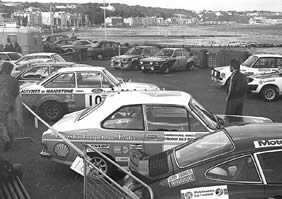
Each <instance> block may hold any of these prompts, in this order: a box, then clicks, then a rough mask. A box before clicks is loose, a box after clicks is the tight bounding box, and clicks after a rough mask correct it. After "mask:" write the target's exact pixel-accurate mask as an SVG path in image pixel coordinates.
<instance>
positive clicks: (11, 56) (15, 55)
mask: <svg viewBox="0 0 282 199" xmlns="http://www.w3.org/2000/svg"><path fill="white" fill-rule="evenodd" d="M9 57H10V59H11V60H18V59H20V58H21V57H22V56H20V55H19V54H18V53H9Z"/></svg>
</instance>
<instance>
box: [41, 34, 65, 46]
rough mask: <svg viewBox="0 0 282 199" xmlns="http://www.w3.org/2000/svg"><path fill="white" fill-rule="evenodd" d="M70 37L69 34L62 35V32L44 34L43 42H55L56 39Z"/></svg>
mask: <svg viewBox="0 0 282 199" xmlns="http://www.w3.org/2000/svg"><path fill="white" fill-rule="evenodd" d="M68 38H69V37H68V36H67V35H61V34H55V35H44V36H42V43H43V44H46V43H55V42H56V41H58V40H60V39H68Z"/></svg>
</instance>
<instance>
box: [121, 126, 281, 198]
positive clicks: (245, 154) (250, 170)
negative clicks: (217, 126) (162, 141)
mask: <svg viewBox="0 0 282 199" xmlns="http://www.w3.org/2000/svg"><path fill="white" fill-rule="evenodd" d="M281 130H282V123H272V124H271V123H269V124H267V123H264V124H248V125H242V126H231V127H227V128H226V129H222V130H221V131H217V132H215V133H212V134H208V135H206V136H203V137H200V138H198V139H195V140H192V141H190V142H188V143H185V144H182V145H179V146H177V147H175V148H172V149H170V150H168V151H165V152H162V153H159V154H156V155H153V156H146V155H144V154H142V153H140V152H139V151H137V150H133V151H132V152H131V155H130V165H129V168H130V170H131V172H132V173H133V174H135V175H136V176H137V177H139V178H140V179H142V180H143V181H145V182H146V183H148V184H149V185H150V187H151V188H152V190H153V192H154V198H155V199H158V198H161V199H168V198H169V199H170V198H175V199H177V198H179V199H184V198H185V199H186V198H189V199H190V198H211V199H214V198H222V199H227V198H228V199H238V198H240V199H250V198H253V199H265V198H273V199H279V198H281V197H282V189H281V187H282V172H281V168H282V158H281V157H282V131H281ZM131 182H133V181H132V179H130V178H126V179H125V182H124V183H125V186H128V185H129V183H131ZM128 187H130V188H131V189H132V190H135V192H136V193H138V195H139V196H141V198H147V196H146V195H145V194H146V193H145V192H143V190H138V185H137V184H134V182H133V184H130V186H128Z"/></svg>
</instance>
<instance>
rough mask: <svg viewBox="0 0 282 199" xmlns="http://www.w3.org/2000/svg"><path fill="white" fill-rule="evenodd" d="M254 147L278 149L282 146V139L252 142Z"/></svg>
mask: <svg viewBox="0 0 282 199" xmlns="http://www.w3.org/2000/svg"><path fill="white" fill-rule="evenodd" d="M254 145H255V148H265V147H279V146H282V139H274V140H258V141H254Z"/></svg>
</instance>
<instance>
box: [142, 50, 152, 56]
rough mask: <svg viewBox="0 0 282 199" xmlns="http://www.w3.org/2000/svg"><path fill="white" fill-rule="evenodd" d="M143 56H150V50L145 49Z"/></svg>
mask: <svg viewBox="0 0 282 199" xmlns="http://www.w3.org/2000/svg"><path fill="white" fill-rule="evenodd" d="M143 55H144V56H150V55H151V49H150V48H145V49H144V51H143Z"/></svg>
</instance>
